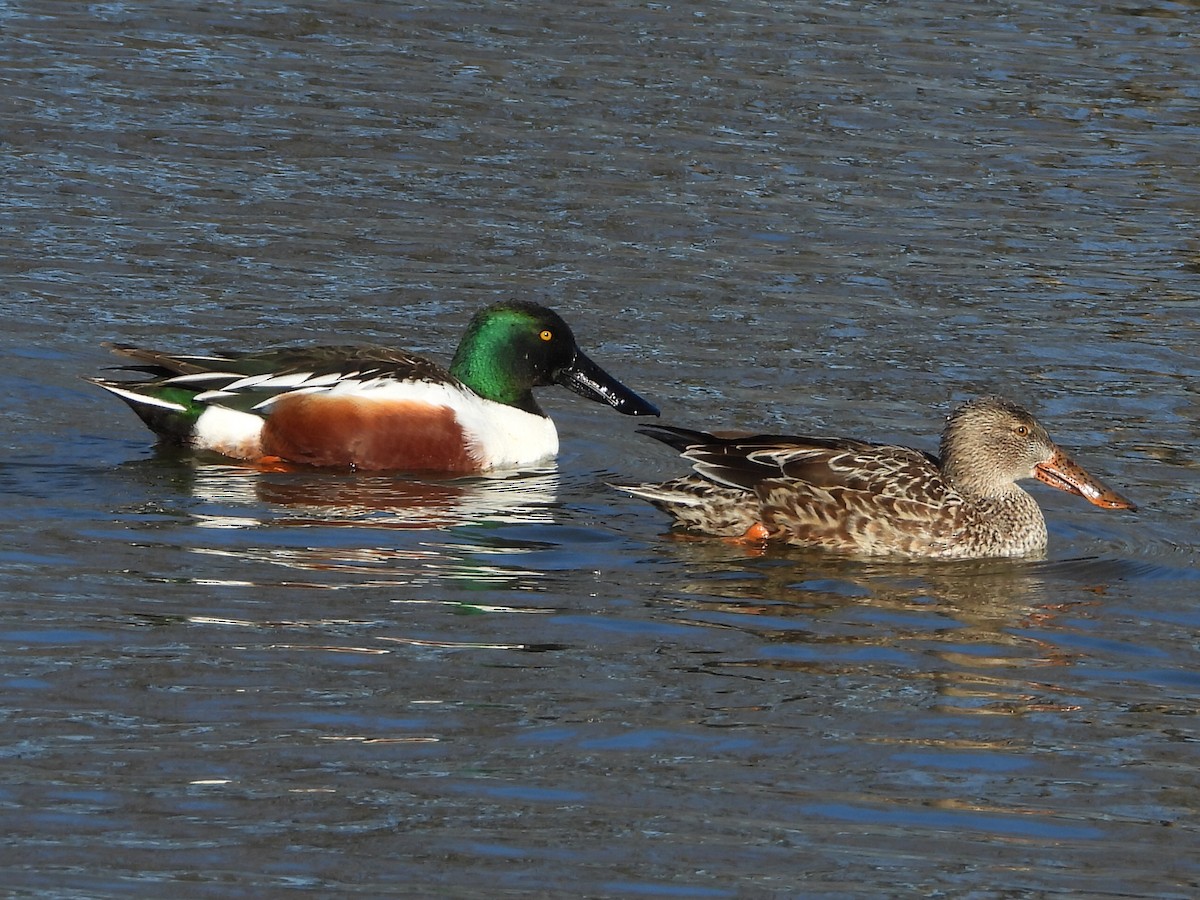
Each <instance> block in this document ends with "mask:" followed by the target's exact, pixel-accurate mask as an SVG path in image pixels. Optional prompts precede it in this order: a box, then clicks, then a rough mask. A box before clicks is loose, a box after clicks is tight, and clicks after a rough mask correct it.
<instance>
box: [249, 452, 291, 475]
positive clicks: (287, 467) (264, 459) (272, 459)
mask: <svg viewBox="0 0 1200 900" xmlns="http://www.w3.org/2000/svg"><path fill="white" fill-rule="evenodd" d="M254 467H255V468H256V469H258V470H259V471H260V472H294V471H296V467H295V466H293V465H291V464H290V463H289V462H288V461H287V460H286V459H284V458H283V457H282V456H260V457H259V458H258V462H256V463H255V464H254Z"/></svg>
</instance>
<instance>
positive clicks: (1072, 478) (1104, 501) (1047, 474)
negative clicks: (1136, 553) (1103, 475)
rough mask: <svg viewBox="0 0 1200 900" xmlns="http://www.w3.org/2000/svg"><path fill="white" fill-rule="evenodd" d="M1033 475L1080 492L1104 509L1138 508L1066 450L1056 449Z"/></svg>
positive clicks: (1052, 484) (1073, 491) (1061, 489)
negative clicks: (1088, 470) (1076, 460)
mask: <svg viewBox="0 0 1200 900" xmlns="http://www.w3.org/2000/svg"><path fill="white" fill-rule="evenodd" d="M1033 474H1034V475H1036V476H1037V479H1038V481H1044V482H1045V483H1046V484H1048V485H1050V486H1051V487H1056V488H1058V489H1059V490H1060V491H1066V492H1067V493H1068V494H1078V495H1079V496H1081V497H1083V498H1084V499H1085V500H1087V501H1088V502H1089V503H1092V504H1095V505H1096V506H1099V507H1101V508H1102V509H1137V507H1136V506H1134V505H1133V503H1132V502H1131V501H1129V500H1126V499H1125V498H1124V497H1122V496H1121V495H1120V494H1118V493H1117V492H1116V491H1114V490H1113V489H1112V488H1110V487H1108V486H1107V485H1105V484H1104V482H1102V481H1100V479H1098V478H1095V477H1093V476H1092V475H1090V474H1088V472H1087V470H1086V469H1084V468H1083V466H1081V465H1079V463H1077V462H1075V460H1073V459H1071V457H1069V456H1067V454H1065V453H1063V451H1061V450H1059V451H1057V452H1056V453H1055V454H1054V455H1053V456H1052V457H1050V458H1049V459H1048V460H1046V461H1045V462H1040V463H1038V464H1037V465H1036V466H1034V467H1033Z"/></svg>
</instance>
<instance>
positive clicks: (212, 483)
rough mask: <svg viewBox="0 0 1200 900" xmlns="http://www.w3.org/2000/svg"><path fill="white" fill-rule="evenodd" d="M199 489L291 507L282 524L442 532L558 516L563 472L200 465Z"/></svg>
mask: <svg viewBox="0 0 1200 900" xmlns="http://www.w3.org/2000/svg"><path fill="white" fill-rule="evenodd" d="M192 471H193V476H192V477H193V485H192V493H193V494H194V495H195V496H196V497H197V498H199V499H201V500H204V501H206V502H208V503H211V504H213V505H218V506H223V507H227V506H229V505H231V504H236V505H239V506H251V507H261V506H263V505H264V504H266V505H269V506H271V507H275V508H281V509H283V510H286V513H285V515H286V518H285V519H283V520H280V519H278V518H276V519H274V521H275V523H276V524H289V525H306V524H316V525H323V526H332V527H336V526H338V525H348V526H362V525H368V526H370V527H372V528H404V529H442V528H451V527H454V526H457V525H472V524H480V523H484V522H508V523H532V522H540V523H545V522H550V521H552V516H553V510H554V507H555V504H556V501H557V493H558V483H559V476H558V473H557V472H555V471H553V470H543V471H540V472H524V473H520V474H513V475H507V476H504V477H499V476H491V477H475V478H457V479H453V480H446V481H433V480H424V479H415V478H411V477H409V478H405V477H399V476H391V475H385V474H379V473H364V474H358V473H351V474H341V473H329V472H321V473H318V472H312V471H305V470H298V471H293V472H263V471H259V470H256V469H251V468H245V467H240V466H228V465H199V466H196V467H195V468H194V469H193V470H192ZM200 519H201V524H205V523H206V522H205V520H208V519H212V522H211V524H214V525H218V524H219V525H225V526H230V525H238V524H240V525H242V526H246V525H252V524H256V521H255V520H253V519H246V518H241V517H238V516H229V515H219V516H201V517H200Z"/></svg>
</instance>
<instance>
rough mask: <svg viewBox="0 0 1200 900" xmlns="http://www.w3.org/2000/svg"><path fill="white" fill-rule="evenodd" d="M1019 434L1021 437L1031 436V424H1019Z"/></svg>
mask: <svg viewBox="0 0 1200 900" xmlns="http://www.w3.org/2000/svg"><path fill="white" fill-rule="evenodd" d="M1017 435H1018V436H1019V437H1029V426H1028V425H1018V426H1017Z"/></svg>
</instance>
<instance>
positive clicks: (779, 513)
mask: <svg viewBox="0 0 1200 900" xmlns="http://www.w3.org/2000/svg"><path fill="white" fill-rule="evenodd" d="M638 430H639V431H641V432H642V433H643V434H648V435H650V437H653V438H657V439H658V440H660V441H663V442H664V443H666V444H670V445H671V446H672V447H674V448H675V449H677V450H679V451H680V452H681V453H682V454H683V457H684V458H685V459H688V460H691V462H692V467H693V468H694V469H695V471H696V473H697V474H695V475H688V476H685V477H683V478H677V479H675V480H674V481H668V482H666V483H665V484H643V485H638V486H630V487H622V490H625V491H628V492H629V493H631V494H634V495H635V496H638V497H642V498H644V499H646V500H649V501H650V502H651V503H653V504H654V505H655V506H657V507H658V508H659V509H661V510H663V511H665V512H667V513H669V514H670V515H671V516H673V517H674V518H675V520H676V523H677V524H679V525H683V526H684V527H687V528H691V529H695V530H697V531H701V532H704V533H706V534H712V535H725V536H742V537H746V538H750V539H755V538H759V539H775V540H780V541H787V542H788V543H792V544H797V545H800V546H805V547H820V548H824V549H827V550H833V551H838V552H842V553H852V554H862V555H883V554H899V555H904V556H910V557H958V558H963V557H988V556H1026V555H1029V554H1034V553H1038V552H1040V551H1042V550H1044V549H1045V547H1046V520H1045V519H1044V518H1043V516H1042V511H1041V509H1040V508H1039V507H1038V504H1037V501H1036V500H1034V499H1033V497H1031V496H1030V495H1029V494H1027V493H1026V492H1025V491H1024V490H1022V489H1021V488H1020V487H1018V486H1017V484H1016V482H1017V481H1018V480H1019V479H1023V478H1037V479H1038V480H1040V481H1044V482H1046V484H1049V485H1052V486H1053V487H1056V488H1058V489H1059V490H1063V491H1067V492H1068V493H1072V494H1080V495H1081V496H1083V497H1084V498H1086V499H1087V500H1089V501H1090V502H1092V503H1094V504H1095V505H1096V506H1100V507H1103V508H1105V509H1134V505H1133V504H1132V503H1130V502H1129V501H1128V500H1126V499H1125V498H1124V497H1122V496H1121V495H1120V494H1117V493H1115V492H1114V491H1112V490H1110V489H1109V488H1107V487H1105V486H1104V485H1103V484H1101V483H1100V482H1099V481H1098V480H1096V479H1095V478H1093V477H1092V476H1091V475H1089V474H1088V473H1087V472H1085V471H1084V470H1083V469H1082V468H1081V467H1080V466H1079V465H1078V464H1076V463H1075V462H1074V461H1073V460H1072V459H1071V458H1070V457H1069V456H1067V454H1066V453H1064V452H1063V451H1062V450H1060V449H1059V448H1058V447H1057V446H1056V445H1055V444H1054V442H1053V441H1051V440H1050V436H1049V435H1048V434H1047V433H1046V430H1045V429H1044V428H1043V427H1042V426H1041V425H1040V424H1039V423H1038V421H1037V420H1036V419H1035V418H1034V417H1033V416H1032V415H1030V414H1029V413H1028V412H1027V411H1026V410H1024V409H1022V408H1021V407H1020V406H1017V405H1016V404H1015V403H1010V402H1009V401H1007V400H1004V399H1002V398H999V397H983V398H981V399H977V400H972V401H971V402H969V403H966V404H964V405H963V406H961V407H959V408H958V409H957V410H955V411H954V413H953V414H952V415H951V416H950V418H949V420H948V421H947V423H946V428H945V430H944V431H943V432H942V446H941V458H940V459H939V458H938V457H936V456H932V455H930V454H927V453H922V452H920V451H918V450H911V449H909V448H907V447H893V446H886V445H882V444H869V443H865V442H863V441H855V440H845V439H836V438H834V439H829V438H819V437H777V436H771V435H754V436H746V437H731V436H724V437H721V436H716V435H712V434H706V433H705V432H701V431H688V430H687V429H683V428H671V427H668V426H650V427H648V428H640V429H638Z"/></svg>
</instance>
